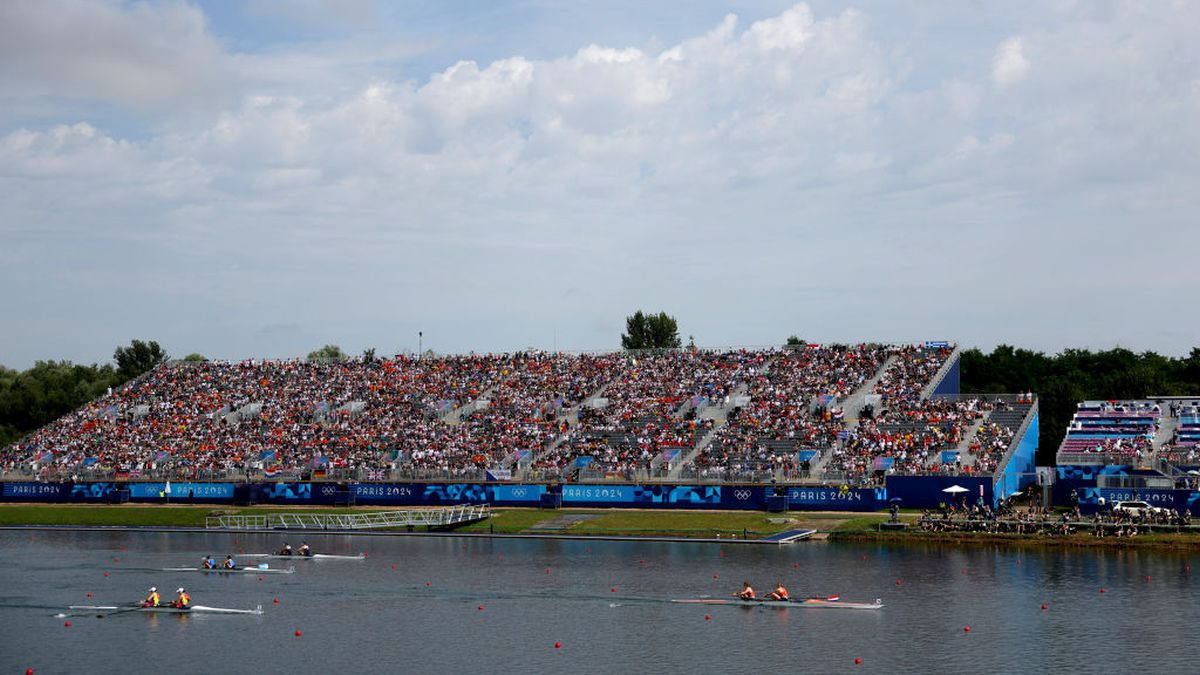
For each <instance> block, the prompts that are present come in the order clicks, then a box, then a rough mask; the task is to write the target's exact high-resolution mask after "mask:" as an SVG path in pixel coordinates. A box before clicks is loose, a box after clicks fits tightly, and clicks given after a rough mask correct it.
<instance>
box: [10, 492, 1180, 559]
mask: <svg viewBox="0 0 1200 675" xmlns="http://www.w3.org/2000/svg"><path fill="white" fill-rule="evenodd" d="M372 510H374V511H378V510H379V509H367V508H363V507H357V508H341V509H336V508H314V507H309V508H291V509H289V508H287V507H253V508H245V509H228V508H215V507H213V506H175V505H170V506H165V505H158V506H138V505H116V506H102V505H48V504H12V503H8V504H3V505H0V532H20V531H47V532H53V531H61V532H106V531H107V532H180V533H189V534H200V533H204V534H215V533H223V534H233V535H238V534H284V533H287V534H290V535H292V536H295V534H297V533H304V534H305V535H307V536H313V537H316V536H322V535H333V536H345V535H364V536H372V537H380V536H383V537H397V536H399V537H414V536H415V537H462V538H471V539H482V538H495V539H547V540H558V541H569V540H580V541H626V542H628V541H648V542H658V543H702V544H740V545H758V546H762V545H769V546H781V545H787V544H788V543H791V542H787V543H781V542H779V541H776V540H772V539H771V537H777V536H778V535H780V534H781V533H784V532H789V531H793V532H794V531H803V532H805V534H804V535H802V536H803V540H805V541H828V542H831V543H849V544H874V545H886V546H954V547H968V548H969V547H980V546H991V547H1006V548H1013V549H1075V550H1102V549H1108V550H1128V549H1137V550H1146V551H1163V552H1175V553H1177V552H1182V551H1189V550H1192V551H1197V552H1200V533H1168V532H1156V533H1148V534H1141V535H1138V536H1136V537H1131V538H1124V537H1122V538H1117V537H1103V538H1100V537H1095V536H1093V535H1091V534H1090V533H1075V534H1071V535H1047V534H1016V533H989V532H929V531H924V530H919V529H916V523H917V518H918V517H919V514H916V513H904V514H902V515H901V518H900V519H901V520H902V521H903V522H905V523H906V524H907V525H908V527H909V528H910V529H908V530H903V531H888V530H880V529H879V524H880V523H884V522H886V521H887V520H888V519H889V516H888V514H886V513H871V514H864V513H861V512H858V513H855V512H837V511H819V512H818V511H793V512H789V513H783V514H769V513H765V512H747V511H711V510H686V509H669V510H667V509H662V510H659V509H607V510H606V509H552V510H551V509H546V510H543V509H522V508H497V509H494V510H493V512H492V516H491V517H489V518H488V519H486V520H484V521H479V522H475V523H472V524H469V525H465V526H461V527H457V528H453V529H442V530H433V531H407V530H400V529H388V530H366V529H322V530H318V529H286V530H285V529H273V528H251V529H216V528H212V529H210V528H207V527H205V526H204V522H205V518H206V517H207V516H209V515H213V514H214V513H231V512H237V513H243V514H263V513H272V512H276V513H277V512H286V511H293V512H296V511H304V512H312V511H324V512H327V513H347V512H364V511H372ZM796 543H801V542H796Z"/></svg>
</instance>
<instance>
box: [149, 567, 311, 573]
mask: <svg viewBox="0 0 1200 675" xmlns="http://www.w3.org/2000/svg"><path fill="white" fill-rule="evenodd" d="M162 571H164V572H207V573H209V574H292V573H294V572H295V571H296V568H295V567H289V568H287V569H286V570H281V569H271V568H268V567H235V568H233V569H228V568H225V567H218V568H216V569H211V570H210V569H207V568H204V567H164V568H162Z"/></svg>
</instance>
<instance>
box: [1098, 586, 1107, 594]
mask: <svg viewBox="0 0 1200 675" xmlns="http://www.w3.org/2000/svg"><path fill="white" fill-rule="evenodd" d="M1100 592H1101V593H1107V592H1108V590H1107V589H1105V588H1104V587H1103V586H1101V587H1100Z"/></svg>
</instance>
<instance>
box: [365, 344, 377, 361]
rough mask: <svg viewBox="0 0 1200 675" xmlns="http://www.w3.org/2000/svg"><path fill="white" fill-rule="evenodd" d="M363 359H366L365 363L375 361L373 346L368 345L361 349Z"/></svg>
mask: <svg viewBox="0 0 1200 675" xmlns="http://www.w3.org/2000/svg"><path fill="white" fill-rule="evenodd" d="M363 361H366V362H367V363H371V362H373V361H375V348H374V347H368V348H366V349H364V350H363Z"/></svg>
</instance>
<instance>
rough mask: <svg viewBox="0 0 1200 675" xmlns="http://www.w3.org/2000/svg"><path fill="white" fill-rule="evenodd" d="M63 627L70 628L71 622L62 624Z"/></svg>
mask: <svg viewBox="0 0 1200 675" xmlns="http://www.w3.org/2000/svg"><path fill="white" fill-rule="evenodd" d="M63 626H66V627H67V628H70V627H71V622H70V621H68V622H66V623H64V624H63Z"/></svg>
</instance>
